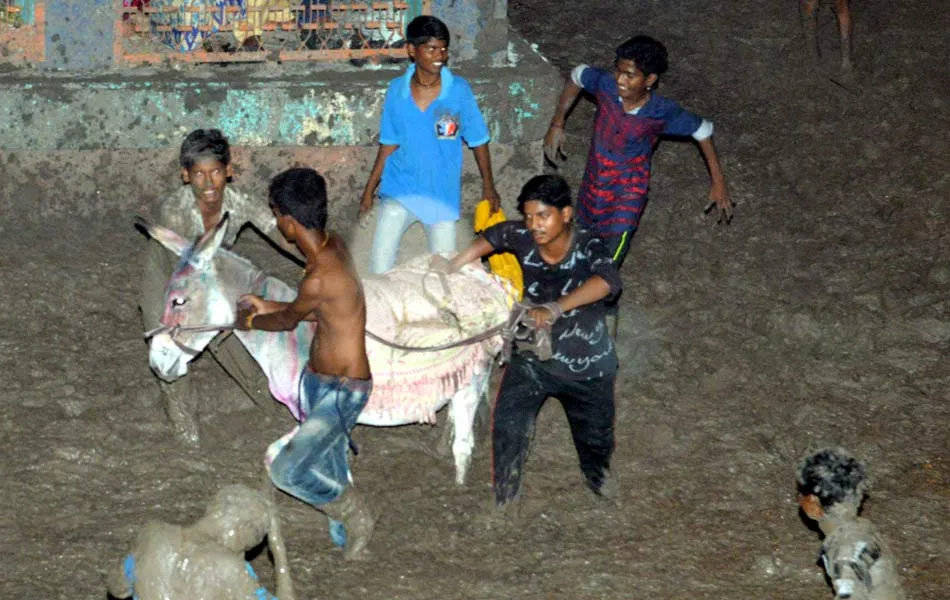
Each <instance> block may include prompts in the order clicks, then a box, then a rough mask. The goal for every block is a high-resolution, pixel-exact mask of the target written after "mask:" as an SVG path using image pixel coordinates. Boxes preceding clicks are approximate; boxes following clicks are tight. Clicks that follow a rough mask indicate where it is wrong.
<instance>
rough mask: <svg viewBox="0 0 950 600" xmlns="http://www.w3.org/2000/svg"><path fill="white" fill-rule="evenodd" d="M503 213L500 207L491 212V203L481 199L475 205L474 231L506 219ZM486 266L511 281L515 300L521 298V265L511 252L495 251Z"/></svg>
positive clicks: (522, 288) (522, 280) (481, 230)
mask: <svg viewBox="0 0 950 600" xmlns="http://www.w3.org/2000/svg"><path fill="white" fill-rule="evenodd" d="M506 220H507V219H505V213H504V211H503V210H501V208H499V209H498V210H497V211H495V212H491V203H490V202H489V201H488V200H482V201H481V202H479V203H478V204H477V205H476V206H475V219H474V223H475V233H481V232H483V231H485V230H486V229H488V228H489V227H491V226H492V225H497V224H498V223H502V222H504V221H506ZM488 267H489V268H490V269H491V272H492V273H494V274H495V275H498V276H499V277H501V278H503V279H507V280H508V281H510V282H511V285H512V287H513V288H514V289H515V291H516V292H517V295H518V297H517V300H519V301H520V300H521V296H522V294H523V293H524V279H522V275H521V265H519V264H518V259H517V258H515V255H514V254H512V253H511V252H504V253H499V252H496V253H495V254H492V255H491V256H490V257H488Z"/></svg>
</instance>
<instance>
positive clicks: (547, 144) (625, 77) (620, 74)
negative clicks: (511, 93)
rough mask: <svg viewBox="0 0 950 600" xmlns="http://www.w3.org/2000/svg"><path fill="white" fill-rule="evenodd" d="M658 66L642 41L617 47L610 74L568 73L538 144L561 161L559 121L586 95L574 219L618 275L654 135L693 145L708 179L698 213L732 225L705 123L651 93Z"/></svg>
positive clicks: (662, 59)
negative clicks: (592, 108)
mask: <svg viewBox="0 0 950 600" xmlns="http://www.w3.org/2000/svg"><path fill="white" fill-rule="evenodd" d="M666 67H667V54H666V48H665V47H664V46H663V44H661V43H660V42H658V41H656V40H655V39H653V38H650V37H648V36H645V35H638V36H635V37H633V38H631V39H629V40H627V41H626V42H624V43H623V44H621V45H620V46H619V47H618V48H617V50H616V60H615V61H614V69H613V71H608V70H605V69H598V68H596V67H589V66H587V65H579V66H577V67H575V68H574V70H573V71H572V72H571V78H570V79H569V80H568V81H567V83H566V84H565V85H564V90H563V92H562V93H561V97H560V99H559V101H558V105H557V110H556V111H555V113H554V117H553V118H552V119H551V126H550V128H549V129H548V133H547V135H545V137H544V153H545V156H546V157H547V158H548V160H550V161H552V162H554V159H555V158H556V156H557V155H558V153H561V154H562V155H563V152H562V151H561V145H562V144H563V142H564V121H565V119H566V118H567V114H568V113H569V112H570V109H571V107H572V106H573V105H574V102H575V101H576V100H577V97H578V95H580V93H581V90H584V91H587V92H588V93H590V94H591V95H593V96H594V99H595V100H596V101H597V114H596V117H595V120H594V135H593V138H592V139H591V144H590V150H589V152H588V155H587V167H586V168H585V170H584V178H583V180H582V182H581V187H580V191H579V193H578V195H577V218H578V220H579V221H580V222H581V223H582V224H583V225H585V226H586V227H589V228H590V229H592V230H594V231H596V232H597V233H598V234H600V236H601V237H603V238H604V240H605V241H606V242H607V246H608V247H609V248H610V253H611V256H612V257H613V259H614V262H616V263H617V266H618V268H619V266H620V265H621V264H622V263H623V259H624V258H625V257H626V254H627V251H628V250H629V248H630V237H631V236H632V235H633V233H634V232H635V231H636V229H637V226H638V225H639V223H640V215H641V214H642V212H643V209H644V207H645V205H646V202H647V191H648V189H649V184H650V159H651V158H652V156H653V148H654V147H655V146H656V144H657V142H658V141H659V137H660V136H661V135H671V136H682V137H692V138H693V139H695V140H696V141H697V143H698V144H699V148H700V150H701V151H702V153H703V158H705V160H706V165H707V167H708V168H709V176H710V179H711V180H712V187H711V188H710V191H709V200H710V202H709V204H708V205H707V207H706V210H707V211H709V210H710V209H711V208H712V207H713V206H714V205H715V206H716V207H717V208H718V209H719V221H720V222H723V221H725V222H728V221H729V220H731V218H732V206H733V203H732V200H731V199H730V197H729V192H728V190H727V189H726V180H725V177H724V176H723V174H722V168H721V167H720V165H719V156H718V155H717V154H716V147H715V146H714V145H713V140H712V133H713V126H712V123H710V122H709V121H707V120H705V119H703V118H701V117H699V116H698V115H696V114H693V113H691V112H689V111H687V110H685V109H684V108H682V107H681V106H680V105H679V104H677V103H676V102H675V101H673V100H670V99H668V98H664V97H663V96H660V95H659V94H656V93H654V91H653V88H654V86H656V83H657V80H658V79H659V77H660V75H661V74H662V73H663V72H664V71H666Z"/></svg>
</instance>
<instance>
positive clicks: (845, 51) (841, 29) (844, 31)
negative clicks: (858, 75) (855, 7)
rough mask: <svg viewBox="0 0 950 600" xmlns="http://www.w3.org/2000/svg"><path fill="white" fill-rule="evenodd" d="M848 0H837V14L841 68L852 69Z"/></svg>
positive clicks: (851, 28) (850, 24)
mask: <svg viewBox="0 0 950 600" xmlns="http://www.w3.org/2000/svg"><path fill="white" fill-rule="evenodd" d="M848 4H849V1H848V0H835V16H836V17H837V18H838V34H839V35H840V36H841V68H842V70H845V71H849V70H851V33H852V31H853V30H854V28H853V25H852V23H851V7H850V6H849V5H848Z"/></svg>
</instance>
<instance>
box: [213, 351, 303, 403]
mask: <svg viewBox="0 0 950 600" xmlns="http://www.w3.org/2000/svg"><path fill="white" fill-rule="evenodd" d="M208 350H210V351H211V355H212V356H214V359H215V361H217V363H218V364H219V365H221V368H222V369H224V371H225V372H226V373H227V374H228V375H229V376H230V377H231V379H233V380H234V382H235V383H237V384H238V387H240V388H241V390H242V391H243V392H244V393H245V394H247V396H248V397H249V398H250V399H251V401H253V402H254V404H256V405H257V407H258V408H260V409H261V410H263V411H265V412H268V413H274V414H276V413H277V412H280V413H283V412H284V406H283V405H282V404H280V403H279V402H276V401H275V400H274V397H273V396H271V394H270V388H269V386H268V383H267V376H266V375H264V372H263V371H262V370H261V368H260V366H258V364H257V362H256V361H255V360H254V358H253V357H252V356H251V355H250V354H249V353H248V351H247V350H246V349H245V348H244V346H243V345H242V344H241V342H240V340H238V338H237V336H235V335H231V334H225V335H219V336H218V337H216V338H215V339H214V340H212V342H211V344H210V345H209V346H208Z"/></svg>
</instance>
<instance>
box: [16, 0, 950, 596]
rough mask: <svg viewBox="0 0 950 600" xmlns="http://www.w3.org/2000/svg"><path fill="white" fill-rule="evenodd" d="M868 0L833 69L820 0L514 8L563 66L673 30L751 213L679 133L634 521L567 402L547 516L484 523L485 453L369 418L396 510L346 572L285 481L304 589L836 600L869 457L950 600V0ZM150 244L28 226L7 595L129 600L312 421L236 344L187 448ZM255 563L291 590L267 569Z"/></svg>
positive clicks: (642, 319) (571, 167)
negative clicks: (830, 566) (494, 527)
mask: <svg viewBox="0 0 950 600" xmlns="http://www.w3.org/2000/svg"><path fill="white" fill-rule="evenodd" d="M855 4H856V6H855V11H854V12H855V21H856V26H855V38H856V47H855V61H856V73H855V77H854V78H853V79H850V80H848V79H845V78H842V77H840V76H839V74H838V73H837V71H836V69H835V65H836V60H835V58H834V56H835V55H834V52H833V51H834V49H835V46H834V45H833V41H834V39H833V35H832V33H833V20H832V17H831V15H830V13H827V12H825V13H823V18H822V30H821V31H822V39H823V42H824V44H825V48H826V49H827V50H828V51H827V52H826V56H825V58H824V59H823V62H822V64H821V65H820V66H818V67H815V66H812V65H811V64H809V63H807V62H806V61H805V60H804V58H805V55H804V53H803V51H802V47H801V43H800V37H799V26H798V20H797V14H796V10H795V3H794V2H793V1H792V0H788V1H787V2H784V3H780V4H775V5H772V4H767V3H761V2H753V1H751V0H734V1H732V2H723V3H709V2H705V1H702V0H674V1H670V0H662V1H661V0H652V1H648V0H639V1H637V2H626V3H619V2H617V3H610V5H612V6H616V8H613V9H611V10H609V11H608V10H606V9H604V8H603V7H604V6H605V5H606V3H603V2H599V1H596V0H580V1H579V2H576V3H572V4H565V3H563V2H554V1H552V0H516V1H515V2H513V3H512V6H511V18H512V23H513V25H514V27H515V28H517V29H519V30H520V31H521V32H522V33H523V34H524V35H525V36H526V37H527V38H528V39H530V40H531V41H533V42H537V43H538V45H539V47H540V50H541V51H542V52H544V53H546V54H547V55H548V56H550V57H551V59H552V61H553V62H554V64H556V65H557V66H558V67H559V68H560V69H561V70H562V72H566V71H567V70H568V69H569V68H570V66H572V65H573V64H575V63H577V62H582V61H583V62H591V63H595V64H603V65H607V64H609V62H610V60H611V56H612V49H613V47H614V46H615V45H616V44H618V43H619V42H620V41H622V40H623V39H624V38H625V37H627V36H628V35H629V34H631V33H633V32H637V31H645V32H649V33H651V34H653V35H655V36H656V37H658V38H660V39H662V40H664V41H665V42H666V43H667V45H668V47H669V50H670V53H671V69H670V72H669V73H668V74H667V76H666V77H665V78H664V81H663V84H662V87H661V90H662V92H664V93H666V94H668V95H671V96H673V97H675V98H678V99H679V100H681V101H682V102H683V103H684V104H685V105H687V106H689V107H691V108H693V109H695V110H697V111H699V112H701V113H703V114H706V115H709V116H710V117H711V118H713V119H714V120H715V122H716V125H717V130H716V131H717V133H716V139H717V142H718V145H719V148H720V151H721V153H722V156H723V159H724V163H725V168H726V173H727V176H728V178H729V183H730V187H731V190H732V193H733V196H734V197H735V199H736V200H737V202H738V203H739V205H738V207H737V209H736V218H735V221H734V223H733V224H732V225H731V226H730V227H715V226H714V225H713V224H712V222H711V221H710V219H709V218H705V217H704V216H703V214H702V211H701V209H702V207H703V205H704V198H705V194H706V192H707V179H706V175H705V171H704V169H703V165H702V161H701V159H700V157H699V155H698V152H697V151H696V149H695V148H694V147H693V146H691V145H689V144H682V143H675V142H665V143H664V144H663V145H661V147H660V149H659V151H658V152H657V154H656V161H655V173H654V180H653V190H652V198H653V201H652V203H651V205H650V207H649V209H648V210H647V213H646V217H645V218H644V220H643V223H642V229H641V231H640V232H639V233H638V234H637V236H636V243H635V245H634V248H633V251H632V253H631V256H630V258H629V259H628V261H627V264H626V266H625V268H624V277H625V280H626V282H627V292H626V294H625V296H624V300H625V312H624V313H623V319H624V320H623V322H622V325H621V356H622V360H623V365H624V373H623V375H622V377H621V378H620V381H619V382H618V388H617V398H618V418H617V451H616V455H615V460H614V465H615V466H614V470H615V472H616V473H617V474H618V475H619V476H620V477H621V479H622V483H623V486H624V494H623V500H624V505H623V508H613V507H610V506H607V505H605V504H604V503H602V502H599V501H598V499H597V498H595V497H594V496H592V495H591V494H590V493H588V492H587V491H585V489H584V488H583V486H582V485H581V478H580V475H579V472H578V469H577V467H576V464H575V457H574V454H573V449H572V447H571V444H570V440H569V434H568V430H567V427H566V423H565V420H564V418H563V415H562V413H561V412H560V408H559V406H558V405H557V403H555V402H551V403H549V404H548V405H547V406H546V407H545V410H544V411H543V412H542V415H541V418H540V422H539V428H538V432H537V436H536V439H535V443H534V446H533V452H532V455H531V460H530V463H529V465H528V473H527V480H526V488H527V489H526V498H527V500H526V503H527V504H526V510H525V512H526V515H525V518H524V520H523V522H522V523H521V524H520V526H519V527H517V528H513V529H510V530H507V531H489V530H487V529H486V528H485V526H484V521H483V520H482V519H480V518H479V517H480V516H481V515H483V514H484V513H485V510H486V508H487V502H488V497H489V475H488V472H489V454H488V451H487V446H486V445H485V444H484V443H482V444H481V446H480V449H479V451H478V454H477V456H476V459H475V462H474V465H473V470H472V475H471V477H470V482H469V483H468V485H466V486H465V487H464V488H461V489H458V488H456V487H455V486H454V485H453V483H452V481H453V471H452V466H451V460H450V459H449V458H446V457H440V456H438V455H437V454H436V453H434V452H433V451H432V450H431V448H432V447H434V446H435V443H436V441H437V439H438V436H439V432H438V430H435V429H431V428H426V427H422V426H419V427H406V428H401V429H393V430H382V429H369V428H358V429H357V431H356V433H355V438H356V441H357V442H358V443H359V444H360V447H361V449H362V452H361V454H360V455H359V457H358V458H357V459H356V461H355V464H354V472H355V476H356V478H357V481H358V482H359V484H360V485H361V486H362V488H363V489H364V490H365V491H366V492H367V493H368V494H370V495H371V497H372V500H373V503H374V505H375V506H376V507H378V510H379V511H380V519H379V524H378V529H377V535H376V538H375V539H374V541H373V544H372V550H373V553H374V558H373V560H372V561H371V562H367V563H361V564H347V563H344V562H342V561H341V558H340V553H339V551H337V550H335V549H334V548H333V547H332V546H331V545H330V542H329V539H328V538H327V535H326V526H325V521H324V519H323V518H322V517H320V516H319V515H317V514H316V513H315V512H314V511H313V510H312V509H310V508H308V507H306V506H304V505H302V504H300V503H299V502H296V501H295V500H293V499H291V498H289V497H282V499H281V502H280V508H281V510H282V515H283V520H284V522H285V524H286V525H285V527H286V529H285V532H286V535H287V538H288V542H289V550H290V553H291V561H292V566H293V569H294V572H293V576H294V579H295V581H296V585H297V589H298V592H299V596H300V597H301V598H371V599H372V598H378V599H387V600H388V599H393V598H432V599H436V598H438V599H445V598H465V599H469V598H471V599H494V598H499V599H500V598H513V597H522V598H578V599H582V598H591V599H594V598H692V597H697V598H722V599H735V598H773V599H776V600H783V599H788V600H791V599H796V600H797V599H798V598H801V597H815V598H820V597H823V596H825V595H827V594H828V590H827V587H826V585H825V582H824V580H823V576H822V574H821V571H820V570H819V569H818V568H817V567H816V566H815V558H816V553H817V550H818V544H819V540H818V536H817V534H816V533H815V532H813V531H811V530H809V529H808V528H807V527H806V525H805V524H804V523H803V522H802V521H801V519H800V518H799V516H798V511H797V507H796V504H795V497H794V492H795V490H794V471H793V469H794V465H795V463H796V461H797V459H798V458H799V457H800V456H801V454H802V453H803V452H804V451H805V450H806V449H808V448H813V447H817V446H823V445H838V444H840V445H843V446H846V447H848V448H850V449H851V450H852V451H853V452H855V453H856V454H858V455H860V456H861V457H863V458H865V459H866V460H867V461H868V463H869V466H870V469H871V472H872V474H873V475H874V487H873V490H872V496H871V498H870V499H869V501H868V502H867V504H866V514H867V515H868V516H870V517H871V518H872V519H873V520H874V521H876V522H877V523H878V524H879V526H880V527H881V528H882V529H883V531H884V533H885V535H886V536H887V537H888V538H889V539H890V541H891V543H892V545H893V547H894V549H895V550H896V552H897V554H898V556H899V559H900V562H901V565H902V567H903V570H902V572H903V577H904V579H905V583H906V587H907V588H908V590H909V591H910V593H911V594H912V596H913V597H915V598H932V599H938V598H946V597H947V591H946V588H947V585H948V583H950V550H948V545H950V445H948V439H947V438H948V429H950V425H948V402H950V397H948V392H947V383H948V376H950V365H948V362H947V354H948V350H950V301H948V299H947V292H948V291H950V254H948V250H950V237H948V236H947V234H946V223H947V222H948V221H950V178H948V171H950V169H948V167H950V160H948V156H950V137H948V136H947V131H948V128H950V116H948V100H947V96H946V92H947V90H948V89H950V75H948V72H947V70H946V64H947V56H948V46H947V44H948V42H947V37H946V29H945V28H946V23H947V22H948V19H950V6H948V4H947V3H946V2H942V1H941V0H918V1H916V2H899V3H893V2H890V3H886V2H883V1H880V0H869V1H866V2H858V3H855ZM591 116H592V109H591V107H590V106H589V105H587V104H582V105H581V106H579V108H578V110H577V111H576V112H575V114H574V115H573V117H572V119H571V120H570V121H569V126H568V134H569V150H570V151H571V152H572V157H571V160H570V161H569V162H568V163H567V165H565V166H564V168H563V172H564V173H565V174H566V175H567V176H568V177H569V178H570V179H571V181H572V183H574V184H576V183H577V181H578V180H579V176H580V172H581V169H582V166H583V165H582V161H583V155H584V153H585V151H586V139H587V136H588V135H589V131H590V118H591ZM245 238H253V234H251V235H247V236H245ZM242 244H243V246H239V249H242V248H243V249H244V250H245V251H246V252H247V253H248V254H250V255H251V256H269V255H268V254H267V253H268V252H269V249H268V248H263V247H262V246H261V245H260V244H259V243H258V242H256V241H254V240H251V241H248V242H242ZM141 245H142V240H141V238H140V237H139V236H138V235H137V234H136V233H135V232H134V231H133V230H132V229H131V227H130V225H129V220H128V219H127V218H126V217H125V216H122V218H121V219H118V218H117V220H116V221H115V222H99V223H77V222H67V221H63V222H56V223H48V224H45V225H44V226H42V227H40V226H32V225H31V226H28V227H25V228H24V227H20V226H17V227H14V226H13V225H12V224H10V223H5V224H0V250H2V251H0V266H2V269H3V273H4V274H5V275H6V277H5V284H4V286H3V289H4V291H3V297H4V310H3V314H2V316H0V321H2V326H3V331H4V334H3V336H2V337H0V372H2V373H3V379H2V382H3V385H2V386H0V402H2V403H3V406H4V411H3V420H2V422H0V431H2V438H0V442H2V443H0V448H2V449H3V450H2V452H3V460H2V468H3V481H4V483H5V485H4V491H3V493H2V499H3V501H2V503H0V547H2V548H3V549H4V552H5V559H4V563H3V564H4V566H3V574H2V576H0V598H26V597H29V598H44V599H45V598H64V599H65V598H69V599H74V598H104V597H105V586H104V581H103V573H104V572H105V570H106V568H107V567H108V566H110V565H111V564H112V561H116V560H119V558H120V557H121V555H122V554H123V552H124V550H125V547H126V545H127V543H128V542H129V540H130V539H131V538H132V536H133V534H134V532H135V531H136V528H137V527H138V526H139V525H140V524H141V523H143V522H144V521H146V520H147V519H150V518H161V519H165V520H169V521H174V522H190V521H192V520H193V519H194V518H196V517H197V516H198V514H199V513H200V512H201V511H202V507H203V504H204V502H205V500H206V499H207V498H209V497H210V496H211V494H212V493H213V491H214V490H216V489H217V488H218V487H219V486H221V485H224V484H228V483H233V482H245V483H250V484H255V483H256V482H257V480H258V474H259V469H258V465H259V464H260V456H261V452H262V450H263V448H264V447H265V445H266V444H267V443H268V442H270V441H271V440H273V439H274V438H275V437H276V436H278V435H279V434H281V433H282V432H283V431H285V430H286V429H287V428H288V427H289V426H290V417H289V416H287V415H286V414H281V413H279V412H276V411H270V412H267V413H264V412H262V411H261V410H260V409H258V408H256V407H255V406H253V405H252V404H250V402H249V401H247V400H246V399H243V398H242V396H241V395H240V393H239V392H238V391H237V389H236V388H234V386H233V385H232V384H231V383H230V382H229V380H227V379H226V378H225V377H224V376H223V375H222V374H221V373H220V371H219V370H218V369H217V367H216V365H214V363H213V361H211V360H210V359H204V360H200V361H199V363H198V365H197V367H196V371H197V372H196V373H195V374H193V375H192V376H193V377H197V378H198V379H199V380H200V382H201V385H202V386H203V388H204V389H205V390H206V392H207V393H206V398H207V400H206V402H205V403H204V405H203V407H202V430H203V435H204V447H203V449H202V450H200V451H190V450H182V449H181V448H180V447H178V446H176V445H175V444H174V443H173V442H172V441H171V439H170V437H169V435H168V434H167V432H166V430H165V426H164V423H163V415H162V412H161V410H160V408H159V406H158V394H157V389H156V386H155V385H154V383H153V381H152V378H151V375H150V374H149V372H148V369H147V360H146V351H145V346H144V345H143V343H142V341H141V339H140V338H139V331H140V325H139V320H138V318H137V315H136V311H135V308H134V287H135V284H136V280H137V276H138V270H137V269H138V267H137V266H136V264H135V257H136V256H137V254H138V252H139V251H140V248H141ZM254 565H255V567H256V568H257V569H258V572H259V573H261V574H262V577H263V579H264V580H265V582H268V583H270V582H271V581H272V578H271V575H272V573H271V571H270V570H269V566H268V562H267V560H266V557H263V556H259V557H257V558H255V559H254Z"/></svg>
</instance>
